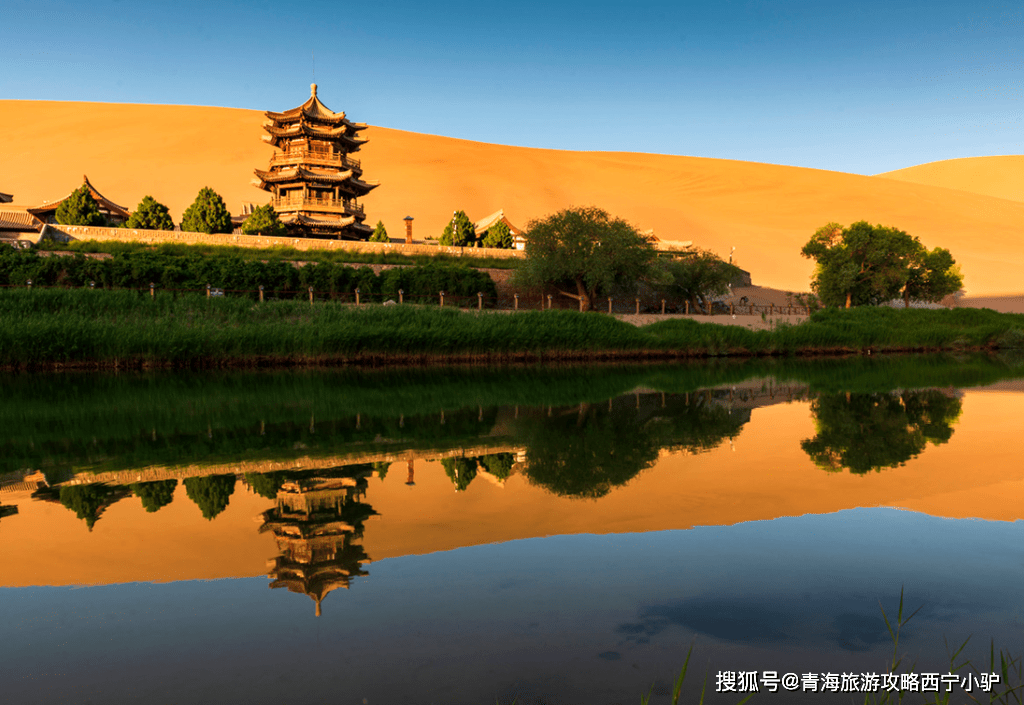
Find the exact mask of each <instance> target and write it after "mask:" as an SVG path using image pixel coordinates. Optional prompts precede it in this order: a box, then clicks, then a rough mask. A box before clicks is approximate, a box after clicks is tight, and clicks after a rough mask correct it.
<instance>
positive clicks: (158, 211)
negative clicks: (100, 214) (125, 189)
mask: <svg viewBox="0 0 1024 705" xmlns="http://www.w3.org/2000/svg"><path fill="white" fill-rule="evenodd" d="M125 227H126V228H139V229H141V230H174V221H173V220H171V213H170V211H169V210H167V206H165V205H164V204H162V203H159V202H158V201H157V200H156V199H155V198H153V197H152V196H145V197H144V198H143V199H142V201H141V202H140V203H139V207H138V208H136V209H135V212H134V213H132V214H131V215H130V216H128V222H126V223H125Z"/></svg>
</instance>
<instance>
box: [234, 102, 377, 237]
mask: <svg viewBox="0 0 1024 705" xmlns="http://www.w3.org/2000/svg"><path fill="white" fill-rule="evenodd" d="M310 88H311V91H310V97H309V100H307V101H306V102H305V103H303V104H302V105H300V106H299V107H297V108H292V109H291V110H286V111H285V112H283V113H274V112H267V113H266V116H267V120H266V122H264V123H263V128H264V129H265V130H266V131H267V133H268V134H266V135H264V136H263V141H264V142H267V143H269V144H271V145H273V146H274V147H276V148H277V149H278V150H280V151H278V152H276V153H275V154H274V156H273V157H271V159H270V170H269V171H262V170H260V169H257V170H256V177H257V178H256V179H254V180H253V184H254V185H255V186H258V187H259V188H261V189H263V190H264V191H269V192H270V193H271V194H273V195H272V197H271V199H270V203H271V205H272V206H273V207H274V210H275V211H277V214H278V217H279V218H280V220H281V222H282V223H284V224H285V225H286V226H287V227H288V231H289V234H290V235H298V236H303V237H324V238H337V239H339V240H366V239H367V238H368V237H369V236H370V234H372V233H373V228H372V227H370V226H368V225H365V224H364V223H363V221H364V220H366V214H365V213H364V212H363V206H362V205H360V203H359V202H358V201H357V199H358V198H359V197H361V196H365V195H366V194H367V193H369V192H370V191H371V190H372V189H374V188H376V187H377V186H378V185H379V184H378V183H377V182H375V181H364V180H363V178H362V176H363V169H362V165H361V164H360V162H359V160H358V159H356V158H354V157H353V156H352V154H354V153H355V152H358V151H359V148H360V147H362V146H363V145H364V144H365V143H366V139H364V138H362V137H360V136H359V133H360V132H361V131H362V130H365V129H366V123H360V122H351V121H349V120H348V119H347V118H346V117H345V113H336V112H334V111H332V110H329V109H328V108H327V107H326V106H325V105H324V104H323V103H321V102H320V99H319V98H317V96H316V84H315V83H314V84H313V85H312V86H310Z"/></svg>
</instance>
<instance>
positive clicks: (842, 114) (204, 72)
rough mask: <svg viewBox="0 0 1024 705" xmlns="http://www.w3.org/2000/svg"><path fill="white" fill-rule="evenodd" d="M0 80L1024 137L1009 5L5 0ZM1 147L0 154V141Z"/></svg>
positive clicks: (555, 137)
mask: <svg viewBox="0 0 1024 705" xmlns="http://www.w3.org/2000/svg"><path fill="white" fill-rule="evenodd" d="M0 27H2V29H3V31H2V32H0V35H2V39H0V98H18V99H52V100H87V101H103V102H126V103H173V104H188V105H216V106H227V107H237V108H254V109H259V110H268V109H270V110H284V109H287V108H291V107H294V106H296V105H298V104H299V103H301V102H302V101H303V100H305V99H306V97H307V96H308V94H309V87H308V86H309V83H311V82H312V80H313V72H314V61H313V56H312V55H313V54H314V53H315V76H316V82H317V83H318V84H319V85H320V97H321V99H322V100H323V101H324V102H325V103H326V104H327V105H328V107H330V108H332V109H334V110H344V111H346V112H347V113H348V115H349V117H350V118H351V119H353V120H357V121H362V122H368V123H370V124H373V125H382V126H385V127H393V128H399V129H404V130H412V131H416V132H427V133H432V134H440V135H448V136H452V137H461V138H465V139H471V140H480V141H485V142H496V143H501V144H513V145H522V146H529V147H549V148H559V149H575V150H613V151H639V152H658V153H665V154H683V155H692V156H703V157H720V158H728V159H744V160H751V161H760V162H771V163H776V164H791V165H797V166H809V167H817V168H823V169H835V170H839V171H849V172H855V173H861V174H874V173H879V172H882V171H887V170H891V169H898V168H902V167H906V166H911V165H914V164H919V163H922V162H928V161H935V160H939V159H949V158H954V157H968V156H982V155H997V154H1020V153H1024V148H1022V144H1021V141H1022V127H1024V125H1022V119H1021V108H1022V90H1021V89H1022V77H1024V74H1022V69H1024V51H1022V49H1024V31H1022V30H1024V5H1022V4H1021V3H1020V1H1019V0H1017V1H1016V2H1002V1H998V2H993V1H990V0H982V2H980V3H979V2H977V1H975V2H960V1H957V2H950V1H944V0H923V1H920V0H857V1H856V2H846V3H840V2H835V1H834V0H821V1H818V0H790V1H785V2H783V1H773V0H713V1H710V0H709V1H707V2H673V3H651V2H639V3H627V2H618V3H607V2H594V1H588V2H576V1H573V2H557V1H556V2H553V3H548V2H534V1H533V0H525V1H523V2H517V3H505V2H500V1H499V2H488V1H483V2H481V1H479V0H477V1H474V2H448V3H436V2H435V3H429V2H388V1H386V0H371V1H369V2H327V1H325V0H300V1H298V2H282V1H280V0H279V1H278V2H265V1H260V2H251V3H229V2H218V0H206V1H205V2H195V1H194V0H178V1H177V2H161V3H152V2H145V1H139V2H133V1H131V0H91V1H89V2H84V1H82V0H78V1H76V2H56V1H53V0H3V1H2V2H0ZM0 168H2V163H0Z"/></svg>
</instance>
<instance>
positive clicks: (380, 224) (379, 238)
mask: <svg viewBox="0 0 1024 705" xmlns="http://www.w3.org/2000/svg"><path fill="white" fill-rule="evenodd" d="M370 242H391V238H389V237H388V231H387V229H386V228H385V227H384V221H383V220H378V221H377V227H375V228H374V229H373V235H371V236H370Z"/></svg>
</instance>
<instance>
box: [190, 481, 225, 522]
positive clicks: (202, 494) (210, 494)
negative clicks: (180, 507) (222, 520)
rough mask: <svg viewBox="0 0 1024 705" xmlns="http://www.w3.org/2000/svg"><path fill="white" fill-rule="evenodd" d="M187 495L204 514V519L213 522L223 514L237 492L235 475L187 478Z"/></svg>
mask: <svg viewBox="0 0 1024 705" xmlns="http://www.w3.org/2000/svg"><path fill="white" fill-rule="evenodd" d="M184 484H185V494H187V495H188V498H189V499H191V500H192V501H193V502H195V503H196V506H197V507H199V509H200V511H202V512H203V518H204V519H210V520H212V519H213V518H214V517H216V516H217V515H218V514H220V513H221V512H223V511H224V510H225V509H226V508H227V506H228V501H229V500H230V498H231V494H232V493H233V492H234V491H235V476H234V475H207V476H206V477H188V478H185V482H184Z"/></svg>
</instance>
